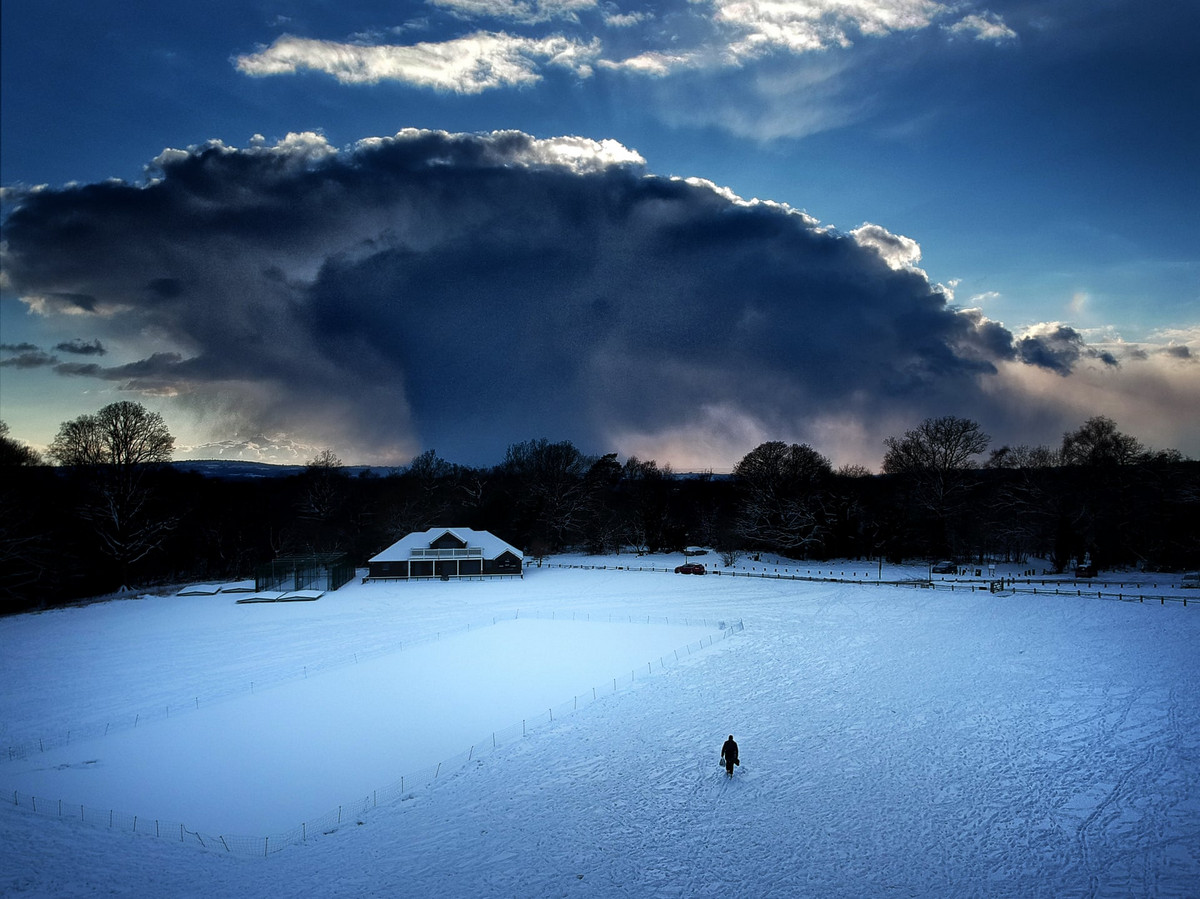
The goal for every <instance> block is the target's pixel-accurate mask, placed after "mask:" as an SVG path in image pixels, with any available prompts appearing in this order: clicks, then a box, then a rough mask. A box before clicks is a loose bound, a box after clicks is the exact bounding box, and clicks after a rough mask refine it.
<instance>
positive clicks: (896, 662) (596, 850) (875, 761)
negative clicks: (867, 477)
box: [0, 557, 1200, 897]
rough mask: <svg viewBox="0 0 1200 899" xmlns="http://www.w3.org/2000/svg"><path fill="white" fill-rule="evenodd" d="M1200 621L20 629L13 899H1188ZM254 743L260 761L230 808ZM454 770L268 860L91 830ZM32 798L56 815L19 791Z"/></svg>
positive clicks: (9, 764) (1071, 603) (281, 805)
mask: <svg viewBox="0 0 1200 899" xmlns="http://www.w3.org/2000/svg"><path fill="white" fill-rule="evenodd" d="M710 558H711V557H710ZM554 561H555V562H561V561H563V560H561V559H555V560H554ZM578 561H582V562H584V563H586V564H589V565H590V564H596V563H597V561H598V560H595V559H591V558H588V559H582V560H578ZM599 561H601V562H602V561H604V560H599ZM608 561H609V562H610V564H611V563H612V562H616V563H617V564H621V563H624V564H628V563H629V562H630V560H629V558H628V557H622V558H621V559H617V560H608ZM679 561H681V559H680V558H679V557H675V558H674V559H670V560H667V559H661V560H659V561H657V562H656V563H655V564H658V565H659V566H662V567H666V566H668V565H673V564H677V563H678V562H679ZM709 564H710V566H711V565H712V564H713V563H712V561H711V560H710V561H709ZM893 573H894V572H888V571H887V570H886V569H885V572H884V574H885V578H886V577H887V576H888V575H889V574H893ZM1003 573H1005V572H998V574H1003ZM848 574H849V573H848ZM1193 592H1194V591H1193ZM1196 599H1197V601H1198V602H1197V603H1193V602H1191V601H1189V603H1188V605H1187V606H1186V607H1185V606H1183V605H1182V604H1179V603H1167V604H1165V605H1161V604H1159V603H1158V602H1154V603H1144V604H1143V603H1137V602H1132V603H1131V602H1114V601H1109V600H1101V599H1096V598H1095V597H1094V596H1093V597H1079V596H1065V595H1063V596H1053V595H1050V596H1047V595H1037V596H1034V595H1029V594H1020V593H1018V594H1015V595H1010V594H993V593H988V592H984V591H979V592H965V591H962V590H958V591H956V592H953V593H951V592H949V591H948V590H928V589H915V588H913V587H897V586H878V585H870V586H857V585H845V584H836V583H814V582H802V581H782V580H758V579H749V578H746V579H743V578H728V577H711V576H710V577H690V576H677V575H674V574H669V573H662V572H635V571H626V570H613V569H607V570H581V569H563V568H542V569H537V568H534V569H532V570H530V571H529V573H528V574H527V576H526V578H525V579H524V580H519V581H503V582H494V583H481V582H463V583H442V582H427V583H420V584H367V585H363V584H357V583H354V584H350V585H347V586H346V587H344V588H342V590H339V591H337V592H336V593H333V594H328V595H327V596H325V597H324V598H322V599H321V600H319V601H317V602H313V603H286V604H265V605H243V606H238V605H236V604H235V603H234V598H233V597H231V596H227V595H226V596H215V597H211V596H210V597H148V598H144V599H129V600H119V601H114V602H109V603H102V604H95V605H90V606H83V607H79V608H72V609H66V610H60V611H54V612H47V613H42V614H34V615H24V616H18V617H15V618H7V619H0V648H2V650H3V651H2V652H0V747H3V746H7V745H13V746H21V747H28V746H30V745H31V744H32V743H33V742H35V741H38V740H41V741H42V742H43V743H45V742H49V743H51V744H53V745H51V747H50V748H48V749H47V750H46V752H45V753H41V752H38V753H36V754H31V753H17V756H18V757H16V758H13V759H11V760H8V759H6V758H0V788H7V789H8V795H9V796H10V797H12V796H13V795H14V791H18V793H17V794H16V795H17V796H18V800H19V801H18V802H17V803H16V804H13V803H12V802H11V801H10V802H8V803H3V802H0V894H3V895H38V896H93V895H119V896H146V895H159V896H198V895H204V896H206V897H214V896H216V897H220V896H279V895H296V896H408V895H412V896H418V895H437V896H518V895H519V896H630V897H644V896H710V895H711V896H722V897H725V896H756V897H766V896H822V897H837V896H846V897H858V896H889V895H896V896H956V897H957V896H1055V897H1058V896H1164V897H1165V896H1180V897H1182V896H1196V895H1197V894H1198V890H1197V887H1196V884H1197V883H1200V702H1197V700H1196V697H1197V696H1200V668H1198V666H1197V661H1200V639H1198V638H1200V617H1198V615H1200V609H1196V608H1195V605H1196V604H1200V597H1197V598H1196ZM517 610H520V612H519V613H518V612H517ZM739 620H740V621H743V622H744V624H745V629H744V630H742V631H738V632H735V633H733V634H731V635H730V636H729V637H728V638H727V639H721V635H722V634H724V633H726V632H727V631H725V630H721V629H719V628H718V626H717V625H716V622H724V623H728V622H733V621H739ZM493 621H495V622H496V623H495V624H493V623H492V622H493ZM701 621H707V622H708V625H707V626H705V625H702V624H701V623H700V622H701ZM468 626H470V629H469V630H468ZM700 635H715V640H714V641H713V642H712V644H711V646H708V645H707V643H706V645H705V648H703V649H701V650H698V651H695V652H693V653H691V654H688V653H685V654H684V656H683V658H682V659H681V660H680V661H679V662H675V661H674V659H673V657H672V654H671V651H672V650H673V649H674V648H675V647H677V646H683V645H685V644H687V643H689V642H691V641H694V640H696V639H698V638H699V636H700ZM439 637H440V638H439ZM401 643H404V644H406V648H405V649H403V650H400V649H399V648H398V647H399V646H400V644H401ZM664 654H666V655H667V658H666V659H663V658H662V656H663V655H664ZM647 663H650V664H649V665H647ZM639 665H640V666H641V667H640V668H637V667H636V666H639ZM406 666H407V667H406ZM641 672H645V676H644V677H643V676H641ZM618 676H621V680H622V681H623V680H624V679H626V678H627V679H628V680H629V683H624V682H622V683H620V684H619V685H618V684H610V686H612V687H613V689H612V691H611V692H609V693H608V694H607V695H604V694H603V691H601V693H600V694H598V695H597V697H596V699H595V701H590V702H588V701H584V702H580V703H579V708H578V710H575V709H574V708H573V703H572V707H571V710H570V711H569V712H565V713H564V712H563V711H561V710H562V709H563V708H564V702H565V701H569V700H572V697H573V696H577V695H579V693H580V692H581V691H583V692H585V694H587V688H589V687H593V686H598V685H600V684H602V683H603V682H604V680H605V679H606V678H617V677H618ZM251 683H254V684H255V685H256V686H255V688H254V691H253V693H251V692H250V687H249V685H250V684H251ZM397 684H400V685H402V687H401V686H397ZM449 687H454V691H449V690H448V688H449ZM419 696H432V697H438V701H437V702H434V703H433V706H434V708H432V709H431V710H429V711H428V714H427V715H426V717H424V718H421V717H420V716H416V715H415V714H413V713H412V711H411V709H409V710H408V711H405V707H408V706H412V705H415V704H416V698H417V697H419ZM585 698H586V699H590V698H591V696H590V694H589V695H585ZM548 705H549V706H553V707H554V709H555V713H554V718H553V720H552V721H551V720H548V718H547V716H546V715H545V707H546V706H548ZM197 706H198V707H197ZM158 709H162V710H163V711H164V713H163V714H162V715H156V714H155V711H156V710H158ZM167 709H172V711H170V712H169V714H168V713H167V712H166V710H167ZM317 710H321V712H320V715H318V714H316V711H317ZM143 715H144V716H145V717H142V716H143ZM526 715H528V716H529V718H530V719H533V718H535V717H536V718H537V719H538V723H537V725H536V726H532V727H529V728H528V729H527V730H525V732H524V733H523V734H522V728H521V727H520V725H519V723H517V719H518V718H524V717H525V716H526ZM130 719H136V720H137V726H136V727H134V726H133V725H132V723H131V722H130ZM114 722H115V723H114ZM514 724H516V729H515V731H514V729H513V725H514ZM108 727H111V731H112V732H111V733H109V735H108V736H97V735H96V734H97V731H98V730H99V731H100V732H102V731H103V729H104V728H108ZM456 728H459V729H457V730H456ZM496 729H505V733H506V734H507V735H508V736H507V737H506V738H505V739H501V740H499V741H497V744H498V745H497V746H496V748H494V749H492V748H491V747H487V748H486V751H484V752H482V753H476V752H474V751H472V752H470V753H469V755H470V759H469V761H468V745H471V747H472V749H474V745H473V744H474V743H475V742H476V741H477V740H479V738H484V739H486V735H487V734H488V733H489V732H494V731H495V730H496ZM418 730H419V731H420V733H416V731H418ZM68 731H70V732H72V733H73V736H72V737H71V742H70V744H69V745H64V743H65V741H64V740H63V739H62V736H61V735H63V734H65V733H67V732H68ZM730 733H733V734H734V735H735V737H736V738H737V740H738V742H739V744H740V746H741V755H742V765H741V767H740V768H739V769H738V770H737V773H736V775H735V777H734V778H733V779H732V780H728V779H727V778H725V775H724V771H723V769H721V768H720V767H719V766H718V755H719V751H720V745H721V742H722V741H723V740H724V738H725V737H726V736H727V735H728V734H730ZM80 734H83V735H84V736H82V737H81V736H79V735H80ZM460 735H461V736H460ZM460 738H461V740H462V744H468V745H462V744H458V745H456V741H458V740H460ZM185 747H186V749H185ZM256 750H257V752H256ZM422 753H424V754H422ZM247 756H253V760H254V761H255V762H256V763H257V764H258V765H259V766H258V767H257V768H254V767H253V766H252V767H251V770H258V771H262V770H263V768H262V767H261V762H262V761H263V759H264V758H265V759H268V760H269V761H270V765H269V766H268V768H269V770H270V771H271V775H270V777H263V776H259V777H258V778H257V782H256V779H255V778H254V777H253V776H252V777H251V781H250V782H254V784H255V790H256V791H257V792H256V794H255V796H254V797H252V801H249V800H248V801H247V802H246V804H245V805H243V806H239V805H238V804H237V803H235V802H232V801H229V800H228V799H222V798H221V797H222V795H223V794H225V795H226V796H227V795H228V794H229V793H232V792H238V793H241V792H250V788H249V786H248V781H247V779H246V777H245V775H243V774H239V773H237V772H235V771H234V770H233V769H234V768H235V767H236V760H237V759H246V757H247ZM214 758H215V759H218V760H221V761H218V762H217V763H213V762H212V759H214ZM435 759H436V760H437V761H442V760H448V761H450V764H448V765H446V766H445V767H443V768H442V769H440V771H439V774H438V776H437V777H436V779H432V780H431V779H430V778H429V777H428V776H425V777H419V778H413V779H412V780H413V781H415V782H410V784H408V785H406V788H405V789H404V790H402V791H400V792H399V793H398V794H396V795H395V796H394V797H393V798H390V799H388V800H387V801H381V802H379V803H378V806H377V807H373V808H369V809H365V810H359V809H356V810H355V814H353V815H349V816H347V818H345V819H344V821H343V823H342V825H341V826H324V827H322V828H321V830H322V832H320V833H317V834H313V835H311V838H310V839H308V840H307V842H305V843H303V844H299V845H289V846H287V847H286V848H284V849H282V850H281V851H278V852H274V851H273V852H270V853H269V854H265V855H264V857H250V856H248V855H245V854H241V853H238V852H232V853H227V852H225V850H224V849H223V848H221V847H219V846H218V847H216V848H214V847H212V846H211V845H210V846H209V848H200V847H199V845H198V844H197V843H196V842H195V841H194V840H192V839H190V838H189V839H187V840H186V841H183V842H181V841H180V840H179V838H178V834H176V835H175V836H174V838H171V837H170V836H161V837H155V836H153V835H147V834H146V833H145V832H144V830H143V831H140V832H138V833H131V832H129V831H128V829H127V828H124V827H114V828H113V829H111V830H110V829H109V828H108V827H107V826H105V824H106V822H105V823H97V822H96V821H95V820H94V819H92V818H90V817H89V818H88V819H87V823H83V822H81V821H80V820H79V818H78V817H73V816H72V814H71V806H72V804H74V805H76V806H78V805H80V804H86V803H88V802H90V801H95V802H100V803H102V804H105V803H107V804H108V805H110V806H111V807H115V808H116V809H118V810H120V811H123V812H131V813H135V814H141V815H144V816H149V817H153V816H155V815H160V814H161V815H166V816H169V817H174V818H175V820H182V821H185V822H188V827H189V828H191V827H196V829H203V828H208V829H210V830H220V831H223V830H228V831H231V832H235V833H243V834H244V833H253V832H255V831H254V828H253V827H249V828H247V827H241V826H238V824H237V823H236V822H235V821H234V820H233V819H234V818H237V819H238V820H249V819H250V818H252V817H253V816H254V815H261V817H260V818H257V819H255V820H256V821H257V823H259V824H261V825H262V826H264V827H268V826H269V827H275V826H276V825H275V824H274V823H272V822H276V821H279V822H281V823H282V824H284V825H290V824H293V823H296V822H295V820H294V819H295V818H296V816H297V815H302V816H303V815H306V814H309V813H312V814H319V813H321V812H324V811H326V809H327V807H328V806H329V804H330V802H332V801H333V797H334V794H335V793H336V794H337V795H339V796H340V795H343V794H344V792H345V791H349V797H347V798H351V797H354V796H358V795H363V794H365V793H367V792H369V791H370V790H371V789H373V788H374V787H375V786H378V787H384V786H386V785H388V784H389V783H391V782H393V781H394V780H396V779H398V778H399V777H400V776H401V775H403V774H404V773H405V772H406V771H410V772H411V771H413V770H414V769H416V768H421V767H422V766H425V768H424V770H425V771H426V773H427V774H431V773H432V772H430V771H429V770H428V766H429V765H430V764H431V763H433V762H434V760H435ZM317 760H319V761H320V762H321V764H320V765H315V761H317ZM89 762H91V763H92V764H88V763H89ZM393 762H394V767H391V765H392V763H393ZM62 765H68V766H71V767H67V768H61V767H60V766H62ZM34 777H42V778H45V780H43V781H42V782H41V785H40V786H39V787H38V788H39V789H43V788H44V789H51V790H55V788H56V786H57V787H58V790H56V791H61V792H62V793H63V795H61V796H53V797H52V798H53V799H54V800H57V799H59V798H61V799H63V800H64V801H65V804H66V806H67V813H66V814H63V816H62V817H61V818H60V817H59V816H58V815H57V814H56V813H55V812H56V811H57V810H56V809H54V810H53V811H52V812H51V814H49V815H48V814H46V811H47V810H46V808H45V807H44V806H43V807H42V808H40V809H39V812H38V813H37V814H34V813H32V812H31V811H30V810H29V809H28V808H27V807H26V806H25V803H24V801H23V800H21V799H20V796H21V795H22V794H23V793H24V791H25V789H26V788H27V787H26V784H28V783H31V782H32V781H31V780H30V779H31V778H34ZM381 780H382V781H383V782H380V781H381ZM156 783H157V784H158V785H159V786H157V787H156V786H154V784H156ZM97 784H106V785H105V786H104V787H103V789H101V790H100V791H99V792H97V793H93V794H88V795H83V794H84V793H85V792H86V791H87V790H90V789H93V788H95V786H96V785H97ZM166 784H173V785H174V790H173V791H167V790H166V789H165V787H164V785H166ZM68 790H70V791H72V792H71V793H70V795H67V794H66V792H67V791H68ZM112 790H116V791H118V792H121V793H123V795H121V796H117V795H114V794H113V793H111V792H106V791H112ZM310 796H311V799H309V798H307V797H310ZM2 798H3V797H2V796H0V799H2ZM48 798H49V797H48ZM339 801H340V800H339ZM168 802H170V803H175V802H178V803H179V804H178V805H174V804H171V805H168ZM151 804H153V805H154V807H150V805H151ZM191 810H196V811H197V813H198V814H203V815H204V816H205V820H204V824H203V828H202V827H201V826H200V824H199V823H198V821H197V819H195V818H193V817H191V816H189V815H187V814H186V813H187V812H188V811H191ZM76 811H77V810H76ZM360 811H361V812H362V813H361V814H360V813H359V812H360ZM325 830H328V831H331V833H328V834H326V833H324V832H323V831H325Z"/></svg>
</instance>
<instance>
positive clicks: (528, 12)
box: [429, 0, 597, 24]
mask: <svg viewBox="0 0 1200 899" xmlns="http://www.w3.org/2000/svg"><path fill="white" fill-rule="evenodd" d="M429 2H430V3H432V4H433V5H434V6H439V7H441V8H443V9H448V10H452V11H453V12H455V13H458V14H459V15H461V16H462V17H463V18H466V19H472V20H473V19H503V20H506V21H512V22H521V23H525V24H533V23H537V22H548V21H551V20H552V19H571V20H574V19H576V17H577V16H578V14H579V13H580V12H582V11H584V10H589V9H594V8H595V7H596V5H597V3H596V0H533V2H525V0H429Z"/></svg>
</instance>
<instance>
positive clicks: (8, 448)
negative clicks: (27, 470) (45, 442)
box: [0, 421, 42, 468]
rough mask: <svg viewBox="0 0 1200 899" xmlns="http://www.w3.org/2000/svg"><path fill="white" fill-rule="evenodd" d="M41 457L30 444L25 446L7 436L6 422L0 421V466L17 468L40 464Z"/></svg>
mask: <svg viewBox="0 0 1200 899" xmlns="http://www.w3.org/2000/svg"><path fill="white" fill-rule="evenodd" d="M41 464H42V457H41V454H40V453H38V451H37V450H35V449H34V448H33V447H31V446H26V445H25V444H24V443H20V442H18V441H16V440H13V438H11V437H9V436H8V422H5V421H0V467H3V468H19V467H21V466H25V465H41Z"/></svg>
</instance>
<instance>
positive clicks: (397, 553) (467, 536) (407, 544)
mask: <svg viewBox="0 0 1200 899" xmlns="http://www.w3.org/2000/svg"><path fill="white" fill-rule="evenodd" d="M443 534H452V535H453V536H455V537H457V538H458V539H459V540H461V541H462V542H463V543H465V544H466V545H467V546H469V547H472V548H477V549H481V550H483V558H485V559H495V558H496V557H497V556H499V555H501V554H502V553H505V552H510V553H512V554H513V555H514V556H516V557H517V558H518V559H522V560H523V559H524V558H525V554H524V553H522V552H521V551H520V550H519V549H517V548H516V547H515V546H513V545H511V544H509V543H505V542H504V541H503V540H501V539H500V538H499V537H497V536H496V535H495V534H493V533H492V532H491V531H477V530H475V529H474V528H430V529H429V530H427V531H414V532H413V533H411V534H409V535H408V536H407V537H405V538H404V539H402V540H397V541H396V542H395V543H393V544H392V545H391V546H389V547H388V548H387V549H385V550H383V552H381V553H379V554H378V555H376V556H372V557H371V559H370V561H371V562H407V561H408V560H409V559H411V558H412V551H413V550H414V549H428V548H429V546H430V544H432V543H433V542H434V541H435V540H437V539H438V538H439V537H441V536H442V535H443Z"/></svg>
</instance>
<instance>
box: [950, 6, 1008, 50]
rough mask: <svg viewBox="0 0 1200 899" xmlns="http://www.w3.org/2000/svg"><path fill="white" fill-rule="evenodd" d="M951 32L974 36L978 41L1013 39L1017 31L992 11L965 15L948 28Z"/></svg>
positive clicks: (996, 41)
mask: <svg viewBox="0 0 1200 899" xmlns="http://www.w3.org/2000/svg"><path fill="white" fill-rule="evenodd" d="M946 30H947V31H949V32H950V33H951V34H963V35H968V36H971V37H974V38H975V40H977V41H994V42H995V43H1001V42H1002V41H1013V40H1016V39H1017V33H1016V32H1015V31H1013V30H1012V29H1011V28H1009V27H1008V26H1007V25H1005V24H1004V20H1003V19H1002V18H1000V17H999V16H998V15H996V14H995V13H992V12H984V13H983V14H981V15H969V16H964V17H963V18H962V19H960V20H959V21H958V22H955V23H954V24H953V25H950V26H948V27H947V28H946Z"/></svg>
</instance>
